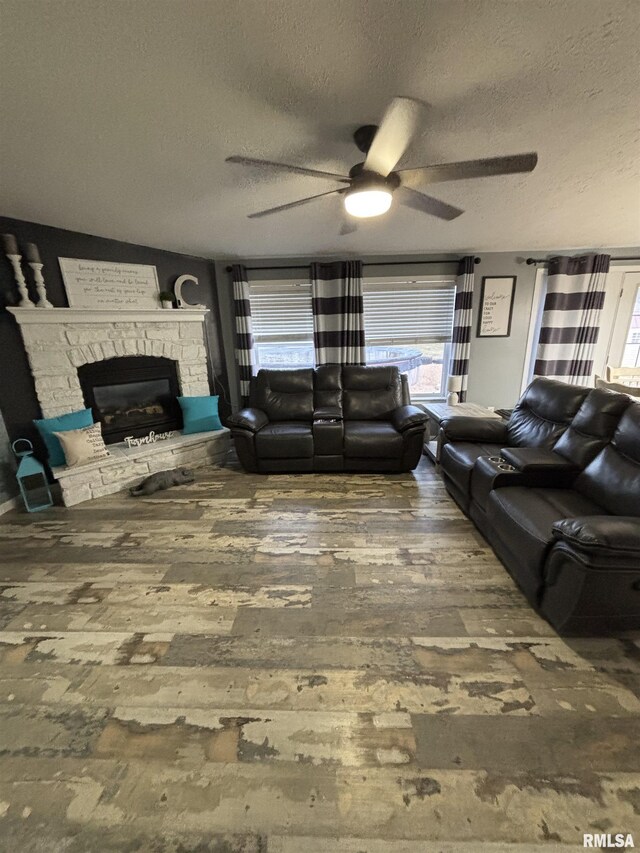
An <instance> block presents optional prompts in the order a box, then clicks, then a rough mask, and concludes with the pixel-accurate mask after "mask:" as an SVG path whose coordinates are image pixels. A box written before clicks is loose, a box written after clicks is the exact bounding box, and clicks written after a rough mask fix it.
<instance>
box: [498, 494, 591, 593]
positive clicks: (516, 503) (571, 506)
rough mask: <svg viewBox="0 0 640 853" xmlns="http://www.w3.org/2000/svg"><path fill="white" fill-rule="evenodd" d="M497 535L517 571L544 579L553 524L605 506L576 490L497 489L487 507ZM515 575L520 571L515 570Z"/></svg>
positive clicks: (587, 513)
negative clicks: (513, 558) (513, 559)
mask: <svg viewBox="0 0 640 853" xmlns="http://www.w3.org/2000/svg"><path fill="white" fill-rule="evenodd" d="M486 511H487V520H488V521H489V524H490V525H491V527H492V528H493V532H494V535H495V536H496V537H497V539H499V540H500V542H502V543H503V545H504V546H505V547H506V549H507V551H508V552H509V553H510V554H512V555H515V556H516V558H517V564H518V570H520V571H522V572H524V573H525V574H526V575H527V576H528V578H529V579H530V578H531V577H533V578H534V579H537V580H539V581H541V580H542V573H543V569H544V561H545V558H546V552H547V549H548V548H549V547H550V546H551V545H552V544H553V542H554V541H555V540H554V535H553V525H554V523H555V522H556V521H559V520H560V519H562V518H574V517H576V516H585V515H602V507H600V506H598V504H596V503H595V502H594V501H592V500H590V499H589V498H587V497H585V496H584V495H581V494H580V493H579V492H576V491H574V490H573V489H531V488H525V487H524V486H512V487H510V488H507V489H495V490H494V491H492V492H491V494H490V495H489V500H488V501H487V506H486ZM514 574H517V573H516V572H514Z"/></svg>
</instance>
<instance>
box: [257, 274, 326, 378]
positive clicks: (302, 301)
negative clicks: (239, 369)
mask: <svg viewBox="0 0 640 853" xmlns="http://www.w3.org/2000/svg"><path fill="white" fill-rule="evenodd" d="M249 299H250V301H251V320H252V324H253V336H254V340H255V346H256V360H257V365H256V367H257V369H258V370H259V369H260V368H262V367H264V368H269V369H271V370H284V369H293V368H298V367H313V366H314V352H313V315H312V310H311V284H309V283H308V282H307V283H300V282H293V281H258V282H252V283H251V284H250V286H249Z"/></svg>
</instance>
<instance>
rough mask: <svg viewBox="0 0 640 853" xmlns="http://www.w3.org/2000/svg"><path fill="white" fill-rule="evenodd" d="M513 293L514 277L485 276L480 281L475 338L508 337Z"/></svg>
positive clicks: (514, 287)
mask: <svg viewBox="0 0 640 853" xmlns="http://www.w3.org/2000/svg"><path fill="white" fill-rule="evenodd" d="M515 292H516V277H515V275H492V276H490V275H487V276H485V277H484V278H483V279H482V285H481V287H480V311H479V314H478V331H477V337H479V338H508V337H509V335H510V334H511V317H512V315H513V298H514V296H515Z"/></svg>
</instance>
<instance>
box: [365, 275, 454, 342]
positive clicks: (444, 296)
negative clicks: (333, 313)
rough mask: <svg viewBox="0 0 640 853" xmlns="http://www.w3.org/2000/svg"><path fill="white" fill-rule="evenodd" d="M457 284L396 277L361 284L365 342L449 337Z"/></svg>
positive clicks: (441, 340)
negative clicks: (394, 280) (400, 279)
mask: <svg viewBox="0 0 640 853" xmlns="http://www.w3.org/2000/svg"><path fill="white" fill-rule="evenodd" d="M455 297H456V288H455V284H453V283H452V282H444V281H438V282H427V281H397V282H384V283H376V284H370V283H365V284H364V285H363V298H364V328H365V335H366V340H367V343H375V342H376V341H384V342H385V343H442V342H447V341H450V340H451V332H452V329H453V310H454V306H455Z"/></svg>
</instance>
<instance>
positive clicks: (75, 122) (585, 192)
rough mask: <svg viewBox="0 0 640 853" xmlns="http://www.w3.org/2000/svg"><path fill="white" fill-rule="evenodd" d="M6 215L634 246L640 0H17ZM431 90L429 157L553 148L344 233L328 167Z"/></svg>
mask: <svg viewBox="0 0 640 853" xmlns="http://www.w3.org/2000/svg"><path fill="white" fill-rule="evenodd" d="M0 15H1V16H2V22H1V23H2V26H1V27H0V31H1V36H0V38H1V45H0V48H1V49H0V85H1V86H2V105H1V113H0V168H1V170H2V171H1V188H0V198H1V200H2V210H1V211H0V212H1V213H3V214H5V215H7V216H15V217H19V218H23V219H32V220H35V221H38V222H44V223H47V224H52V225H57V226H60V227H64V228H70V229H74V230H80V231H88V232H90V233H95V234H99V235H102V236H107V237H113V238H117V239H121V240H128V241H130V242H136V243H143V244H148V245H154V246H160V247H164V248H169V249H175V250H178V251H187V252H193V253H196V254H204V255H208V256H213V255H221V254H225V255H238V256H265V255H295V254H309V253H311V254H313V253H316V254H326V253H335V252H339V253H349V254H351V253H359V252H360V253H363V254H364V253H368V254H371V253H376V254H380V253H391V252H429V251H442V250H463V249H475V250H478V251H481V250H484V251H490V250H496V251H499V250H508V249H523V248H528V249H536V248H539V249H551V248H568V247H574V248H578V247H607V246H608V247H614V246H622V245H633V244H639V243H640V212H639V210H640V208H639V204H640V194H639V186H640V180H639V173H640V166H639V159H640V158H639V155H640V130H639V116H640V100H639V92H640V66H639V63H638V53H637V49H638V44H640V3H639V2H638V0H526V2H525V0H396V2H392V0H120V2H114V0H72V2H69V0H56V2H49V0H2V2H0ZM396 94H404V95H411V96H414V97H418V98H421V99H424V100H426V101H428V102H429V104H430V105H431V108H430V110H429V112H428V115H427V122H426V125H425V127H424V131H423V132H422V133H421V135H420V136H419V137H418V138H417V139H416V140H415V142H414V144H413V146H412V148H411V149H410V151H409V152H408V154H407V155H406V157H405V158H404V160H403V165H405V166H414V165H423V164H428V163H438V162H443V161H451V160H464V159H470V158H476V157H485V156H495V155H500V154H511V153H517V152H523V151H530V150H537V151H538V152H539V155H540V160H539V165H538V168H537V169H536V171H535V172H533V173H532V174H531V175H527V176H512V177H501V178H490V179H485V180H480V181H461V182H457V183H449V184H439V185H437V186H436V185H434V186H432V187H431V188H429V192H431V193H432V194H433V195H434V196H437V197H438V198H441V199H443V200H445V201H448V202H451V203H452V204H455V205H458V206H459V207H463V208H464V209H465V210H466V213H465V214H464V215H463V216H461V217H460V218H459V219H458V220H456V221H454V222H449V223H447V222H441V221H438V220H436V219H432V218H431V217H428V216H425V215H422V214H419V213H417V212H413V211H411V210H408V209H406V208H398V209H392V211H391V212H390V213H389V214H388V215H387V216H385V217H382V218H381V219H380V220H377V221H374V222H369V223H366V224H364V225H363V226H362V227H361V230H360V231H359V232H358V233H357V234H353V235H350V236H348V237H339V236H338V224H339V223H338V214H339V207H340V201H339V200H336V199H323V200H320V201H318V202H315V203H314V204H312V205H309V206H308V207H306V208H301V209H296V210H293V211H290V212H287V213H282V214H280V215H278V216H274V217H270V218H267V219H262V220H248V219H247V218H246V215H247V214H248V213H250V212H252V211H255V210H259V209H261V208H264V207H269V206H274V205H277V204H280V203H284V202H288V201H293V200H295V199H298V198H302V197H304V196H307V195H313V194H315V193H320V192H323V191H324V190H328V189H331V188H332V186H333V185H332V183H331V182H330V181H324V180H315V179H313V178H309V177H300V176H295V175H292V176H291V177H288V176H283V175H280V174H272V173H267V172H266V171H259V170H256V169H243V168H242V167H239V166H232V165H229V164H226V163H225V162H224V159H225V157H227V156H228V155H230V154H244V155H247V156H253V157H264V158H269V159H274V160H281V161H289V162H291V163H296V164H302V165H310V166H312V167H316V168H320V169H329V170H332V171H336V170H337V171H343V170H347V169H348V168H349V167H350V166H351V165H353V164H354V163H355V162H358V160H359V159H361V157H359V156H358V155H359V152H358V151H357V150H356V148H355V146H354V145H353V143H352V142H351V139H350V135H351V133H352V131H353V130H354V129H355V128H356V127H357V126H358V125H360V124H365V123H369V122H371V123H375V122H376V121H377V120H378V119H379V118H380V116H381V114H382V112H383V111H384V108H385V105H386V104H387V102H388V101H389V99H390V98H391V97H392V96H393V95H396Z"/></svg>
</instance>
